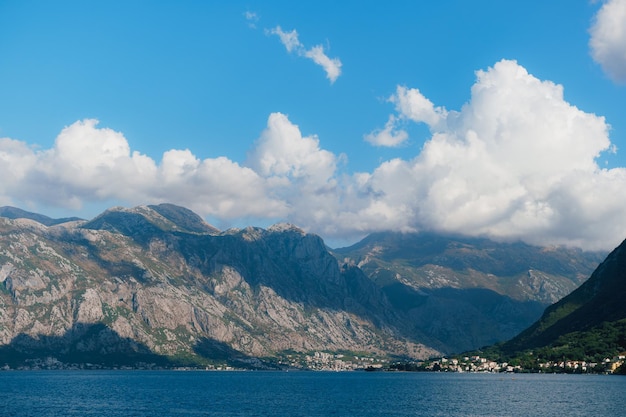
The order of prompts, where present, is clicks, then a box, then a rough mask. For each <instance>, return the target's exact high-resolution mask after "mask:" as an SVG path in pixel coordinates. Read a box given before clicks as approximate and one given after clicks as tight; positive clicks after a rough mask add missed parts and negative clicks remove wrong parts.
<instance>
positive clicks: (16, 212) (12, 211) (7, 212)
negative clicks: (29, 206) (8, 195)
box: [0, 206, 83, 226]
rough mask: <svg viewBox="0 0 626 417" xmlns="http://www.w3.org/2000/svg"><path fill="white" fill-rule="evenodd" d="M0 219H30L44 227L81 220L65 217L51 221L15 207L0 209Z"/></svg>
mask: <svg viewBox="0 0 626 417" xmlns="http://www.w3.org/2000/svg"><path fill="white" fill-rule="evenodd" d="M0 217H6V218H7V219H30V220H34V221H36V222H38V223H41V224H43V225H45V226H54V225H56V224H62V223H68V222H72V221H79V220H83V219H81V218H79V217H66V218H62V219H53V218H50V217H48V216H44V215H43V214H37V213H31V212H29V211H25V210H22V209H19V208H17V207H11V206H3V207H0Z"/></svg>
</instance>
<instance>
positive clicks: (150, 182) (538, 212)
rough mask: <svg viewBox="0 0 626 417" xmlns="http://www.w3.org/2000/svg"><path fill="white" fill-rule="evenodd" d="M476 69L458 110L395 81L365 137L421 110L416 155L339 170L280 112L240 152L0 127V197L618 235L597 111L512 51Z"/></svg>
mask: <svg viewBox="0 0 626 417" xmlns="http://www.w3.org/2000/svg"><path fill="white" fill-rule="evenodd" d="M476 76H477V78H476V82H475V83H474V85H473V86H472V89H471V99H470V100H469V101H468V102H467V103H466V104H465V105H464V106H463V107H462V108H461V109H460V110H458V111H447V110H445V109H444V108H443V107H436V106H435V105H434V104H433V103H432V102H430V100H428V99H426V98H425V97H424V96H423V95H422V94H421V93H420V92H419V91H418V90H416V89H410V88H406V87H400V88H398V89H397V91H396V94H395V95H394V97H393V100H392V101H393V103H394V104H395V108H396V113H395V114H392V115H391V116H390V117H389V119H388V120H387V123H386V125H385V128H384V129H382V130H381V131H379V132H378V133H377V134H376V135H375V136H373V137H372V139H371V140H372V142H374V143H375V144H378V143H381V144H386V145H392V144H393V143H394V141H395V143H398V144H399V143H402V142H404V141H405V140H406V137H404V136H403V135H405V134H406V133H402V131H397V130H394V129H396V127H397V124H398V123H400V122H399V120H400V121H401V122H402V123H413V122H419V123H427V124H428V125H429V127H430V129H431V132H432V137H431V138H430V139H429V140H428V141H427V142H426V143H425V144H424V146H423V148H422V149H421V150H420V151H419V153H417V154H416V155H415V156H414V157H413V158H412V159H400V158H398V159H392V160H389V161H386V162H384V163H382V164H381V165H380V166H378V167H377V168H376V169H375V170H373V171H372V172H360V173H354V174H351V175H348V174H340V170H339V167H338V165H339V162H340V161H341V159H342V157H341V156H337V155H335V154H333V153H331V152H329V151H327V150H325V149H323V148H322V147H321V145H320V140H319V138H318V137H317V136H315V135H309V136H305V135H303V134H302V133H301V131H300V129H299V128H298V126H297V125H295V124H294V123H292V122H291V121H290V120H289V118H288V117H287V116H286V115H284V114H281V113H273V114H271V115H270V116H269V118H268V122H267V127H266V128H265V129H264V130H263V131H262V132H261V134H260V136H259V138H258V139H257V141H256V142H255V143H254V145H253V147H252V148H251V150H250V151H249V153H248V159H247V161H246V163H245V164H244V165H240V164H238V163H236V162H234V161H231V160H230V159H228V158H226V157H218V158H208V159H204V160H201V159H199V158H198V157H196V156H195V155H194V154H193V153H192V152H191V151H190V150H187V149H184V150H177V149H172V150H170V151H167V152H165V153H164V154H163V157H162V159H161V161H160V162H157V161H155V160H153V159H151V158H150V157H148V156H146V155H143V154H141V153H139V152H136V151H132V150H131V149H130V146H129V143H128V141H127V140H126V138H125V137H124V136H123V135H122V133H120V132H116V131H114V130H112V129H108V128H100V127H98V125H97V121H96V120H89V119H88V120H83V121H79V122H76V123H74V124H72V125H71V126H68V127H66V128H65V129H63V130H62V131H61V133H60V134H59V136H58V137H57V140H56V142H55V145H54V147H53V148H51V149H48V150H42V151H37V150H35V149H33V148H32V147H30V146H28V145H27V144H25V143H23V142H20V141H16V140H12V139H8V138H4V139H0V175H1V177H2V179H3V180H2V182H0V202H2V204H11V203H12V202H17V201H19V202H22V203H26V204H29V207H32V206H33V205H35V206H36V205H54V206H61V207H74V208H76V207H80V206H81V205H82V204H85V203H90V204H93V203H94V202H103V203H106V202H109V201H115V202H126V203H127V204H128V205H134V204H146V203H158V202H164V201H169V202H174V203H177V204H181V205H183V206H187V207H189V208H191V209H192V210H194V211H196V212H198V213H199V214H201V215H204V216H211V217H212V218H215V219H220V220H223V221H229V220H231V221H232V220H237V219H242V218H243V219H246V218H254V219H267V221H277V220H286V221H291V222H293V223H295V224H298V225H300V226H302V227H305V228H306V229H308V230H310V231H313V232H316V233H319V234H321V235H322V236H323V237H325V238H343V239H346V238H356V237H360V236H362V235H363V234H365V233H370V232H373V231H380V230H404V231H408V230H424V229H432V230H439V231H448V232H455V233H464V234H468V235H480V236H489V237H492V238H501V239H522V240H524V241H527V242H530V243H536V244H569V245H576V246H580V247H583V248H587V249H611V248H613V247H615V246H616V245H617V244H618V243H619V242H621V241H622V240H623V239H624V238H625V237H626V208H625V207H624V204H623V202H624V201H626V168H615V169H601V168H600V167H599V166H598V165H597V163H596V160H597V159H598V157H599V156H600V155H601V154H602V152H607V151H611V150H612V145H611V143H610V140H609V136H608V132H609V126H608V124H607V123H606V121H605V120H604V118H603V117H599V116H596V115H594V114H589V113H585V112H584V111H582V110H580V109H578V108H576V107H575V106H573V105H571V104H570V103H568V102H566V101H565V100H564V98H563V87H562V86H560V85H557V84H554V83H552V82H550V81H541V80H539V79H537V78H535V77H533V76H532V75H530V74H528V72H527V71H526V70H525V69H524V68H523V67H522V66H520V65H519V64H517V62H515V61H507V60H502V61H500V62H498V63H496V64H495V65H494V66H493V67H492V68H489V69H487V70H485V71H478V72H477V73H476ZM385 134H386V135H387V136H388V137H387V139H384V136H385ZM394 137H395V139H394ZM385 140H386V141H387V143H384V142H385ZM407 149H408V148H407ZM68 214H69V213H68Z"/></svg>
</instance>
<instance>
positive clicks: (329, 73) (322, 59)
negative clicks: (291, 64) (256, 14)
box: [267, 26, 341, 84]
mask: <svg viewBox="0 0 626 417" xmlns="http://www.w3.org/2000/svg"><path fill="white" fill-rule="evenodd" d="M267 33H269V34H270V35H276V36H278V37H279V39H280V42H281V43H282V44H283V45H284V46H285V49H287V52H289V53H292V52H295V53H296V54H297V55H298V56H301V57H304V58H308V59H310V60H312V61H313V62H314V63H316V64H317V65H319V66H321V67H322V68H323V69H324V71H325V72H326V78H328V79H329V80H330V83H331V84H333V83H334V82H335V81H336V80H337V78H339V76H340V75H341V60H339V58H330V57H329V56H328V55H326V52H325V51H324V47H323V46H322V45H316V46H313V47H312V48H310V49H306V47H305V46H304V45H303V44H302V43H301V42H300V40H299V39H298V32H297V31H296V30H295V29H294V30H292V31H290V32H285V31H283V30H282V28H281V27H280V26H276V27H275V28H273V29H270V30H268V31H267Z"/></svg>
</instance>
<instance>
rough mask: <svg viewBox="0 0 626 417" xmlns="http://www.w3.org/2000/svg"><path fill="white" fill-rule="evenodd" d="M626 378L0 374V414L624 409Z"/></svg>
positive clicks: (597, 412) (600, 412)
mask: <svg viewBox="0 0 626 417" xmlns="http://www.w3.org/2000/svg"><path fill="white" fill-rule="evenodd" d="M625 393H626V377H620V376H608V375H553V374H552V375H546V374H453V373H404V372H338V373H337V372H259V371H247V372H245V371H242V372H239V371H230V372H215V371H213V372H202V371H6V372H0V416H20V417H26V416H125V417H127V416H401V417H405V416H430V417H432V416H442V417H443V416H445V417H454V416H500V417H504V416H525V417H526V416H624V415H626V395H625Z"/></svg>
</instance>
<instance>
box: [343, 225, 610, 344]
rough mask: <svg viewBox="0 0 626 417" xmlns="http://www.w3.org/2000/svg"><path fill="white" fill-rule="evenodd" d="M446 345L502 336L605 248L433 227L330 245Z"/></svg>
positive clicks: (537, 312) (564, 290)
mask: <svg viewBox="0 0 626 417" xmlns="http://www.w3.org/2000/svg"><path fill="white" fill-rule="evenodd" d="M333 253H334V254H335V256H336V257H337V258H338V259H340V260H342V261H343V262H348V263H352V264H354V265H357V266H358V267H359V268H361V269H362V270H363V272H364V273H365V274H366V275H367V276H369V277H370V279H371V280H372V281H373V282H375V283H376V284H377V285H378V286H379V287H380V288H381V290H382V291H383V292H384V293H385V294H386V295H387V297H388V299H389V300H390V301H391V303H392V304H394V306H395V307H396V308H399V309H402V310H404V311H405V313H406V314H407V315H408V316H409V317H410V320H411V321H412V322H413V323H415V324H416V326H418V327H419V328H421V329H422V330H423V331H424V332H425V333H426V334H427V335H429V336H430V337H432V338H434V339H437V340H443V341H445V343H446V345H447V348H446V349H444V350H447V351H449V352H455V351H456V352H459V351H464V350H470V349H472V346H474V347H477V346H484V345H487V344H491V343H495V342H497V341H502V340H507V339H510V338H511V337H513V336H515V335H517V334H518V333H519V332H521V331H522V330H524V329H525V328H527V327H528V326H529V325H531V324H532V323H533V322H534V321H535V320H537V319H538V318H539V317H540V316H541V314H542V312H543V309H544V308H545V307H547V306H548V305H550V304H551V303H553V302H555V301H557V300H559V299H560V298H562V297H564V296H565V295H567V294H569V293H570V292H571V291H572V290H574V289H575V288H576V287H577V286H578V285H579V284H580V283H582V282H583V281H584V280H585V279H586V278H587V277H588V276H589V275H590V274H591V272H593V270H594V268H595V267H596V266H597V265H598V264H599V263H600V262H601V261H602V259H603V258H604V256H605V254H604V253H596V252H583V251H581V250H579V249H572V248H562V247H560V248H541V247H536V246H531V245H527V244H525V243H522V242H512V243H506V242H505V243H498V242H494V241H491V240H488V239H484V238H469V237H463V236H453V235H448V236H446V235H441V234H435V233H399V232H381V233H374V234H372V235H370V236H368V237H366V238H365V239H363V240H362V241H361V242H359V243H357V244H355V245H353V246H350V247H347V248H340V249H335V250H334V251H333Z"/></svg>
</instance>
